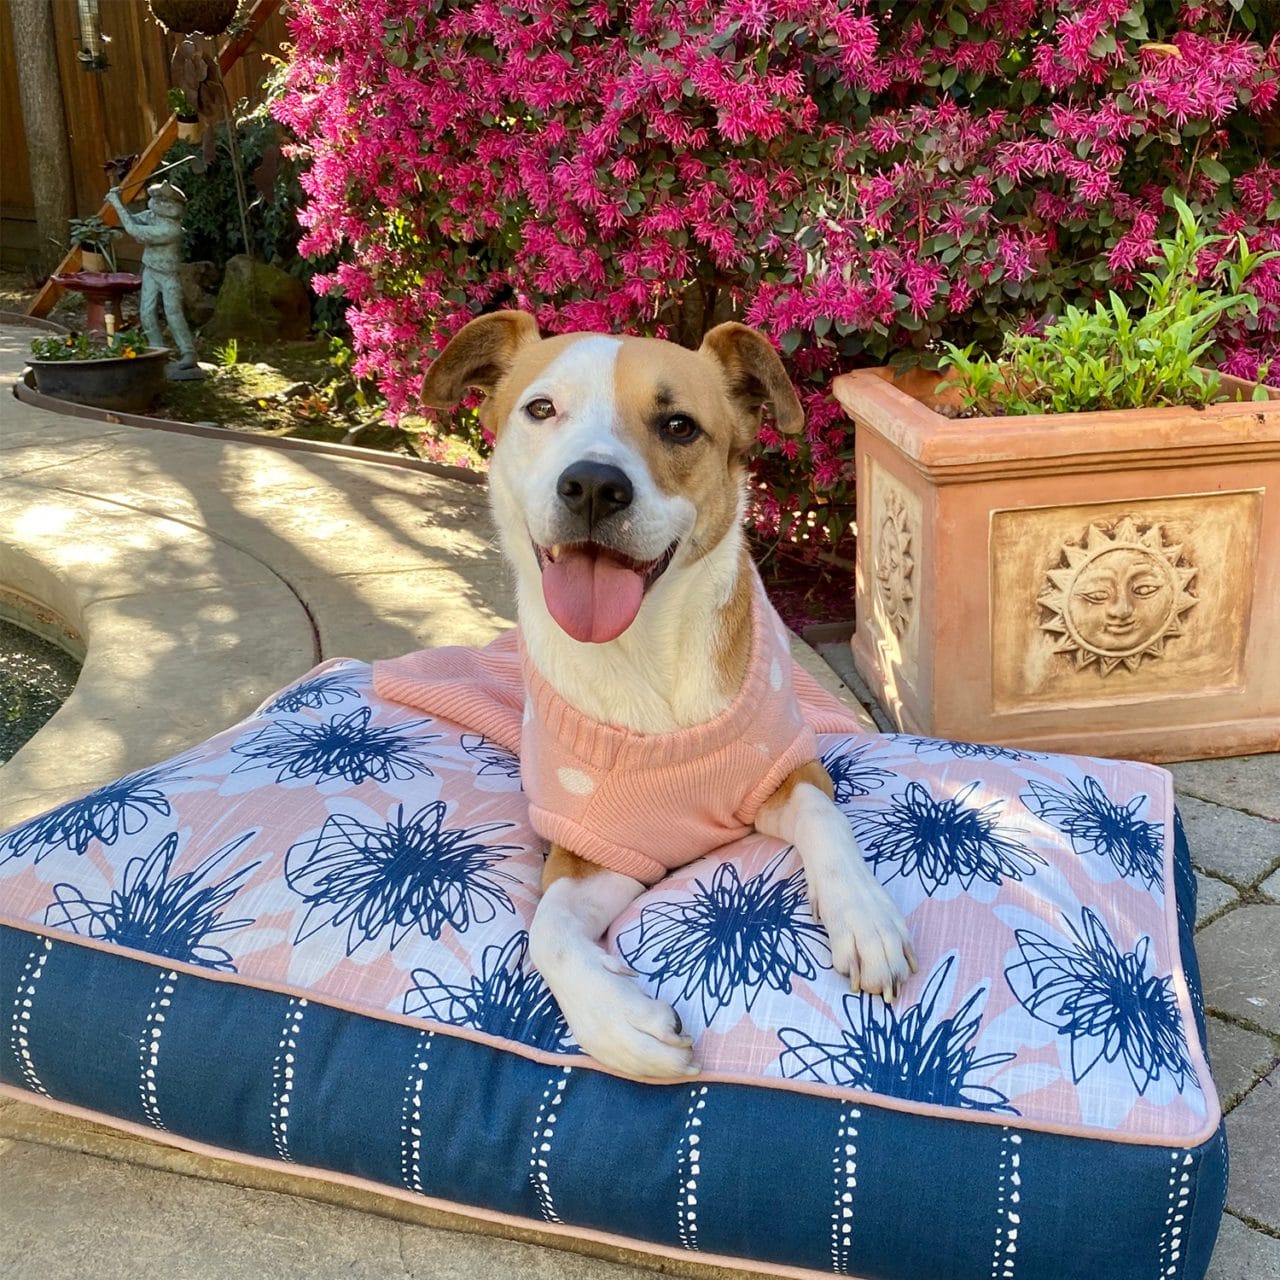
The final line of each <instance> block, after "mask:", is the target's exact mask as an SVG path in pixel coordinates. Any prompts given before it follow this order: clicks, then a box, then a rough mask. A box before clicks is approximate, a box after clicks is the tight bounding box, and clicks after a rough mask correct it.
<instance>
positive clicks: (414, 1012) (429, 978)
mask: <svg viewBox="0 0 1280 1280" xmlns="http://www.w3.org/2000/svg"><path fill="white" fill-rule="evenodd" d="M528 958H529V935H528V934H527V933H526V932H525V931H524V930H523V929H522V930H520V932H518V933H515V934H513V935H512V936H511V937H510V938H508V939H507V941H506V942H505V943H504V944H503V945H502V946H492V947H485V949H484V952H483V953H482V955H481V957H480V973H479V975H478V976H477V975H475V974H472V975H470V977H469V978H468V979H467V981H466V982H465V984H463V985H457V984H453V983H448V982H445V981H443V980H442V979H441V978H440V977H439V976H438V975H437V974H436V973H435V972H434V971H433V970H431V969H415V970H414V971H413V983H414V985H413V986H412V987H411V988H410V989H409V991H408V992H407V993H406V994H405V998H404V1011H405V1013H407V1014H408V1015H409V1016H410V1017H421V1018H433V1019H435V1020H436V1021H437V1022H447V1023H449V1025H450V1026H455V1027H470V1028H472V1029H473V1030H475V1031H483V1032H486V1033H487V1034H488V1035H491V1036H497V1037H498V1038H499V1039H503V1040H518V1041H519V1042H520V1043H521V1044H527V1045H530V1046H531V1047H532V1048H534V1049H543V1050H546V1051H547V1052H548V1053H562V1052H565V1051H566V1050H571V1049H573V1048H574V1047H575V1046H574V1041H573V1036H572V1035H571V1034H570V1032H569V1026H568V1024H567V1023H566V1022H565V1020H564V1015H563V1014H562V1013H561V1012H560V1006H559V1005H558V1004H556V1000H555V997H554V996H553V995H552V994H551V992H550V990H549V989H548V987H547V984H546V983H545V982H544V981H543V980H542V977H541V975H540V974H539V973H538V972H537V971H536V970H535V969H532V968H530V967H529V963H528Z"/></svg>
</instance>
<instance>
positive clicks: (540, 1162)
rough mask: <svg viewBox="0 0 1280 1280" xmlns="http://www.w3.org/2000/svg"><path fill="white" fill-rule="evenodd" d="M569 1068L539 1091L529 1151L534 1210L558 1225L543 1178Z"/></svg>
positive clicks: (557, 1217) (548, 1182)
mask: <svg viewBox="0 0 1280 1280" xmlns="http://www.w3.org/2000/svg"><path fill="white" fill-rule="evenodd" d="M572 1074H573V1068H572V1067H565V1069H564V1071H563V1072H561V1073H560V1074H559V1075H558V1076H552V1077H551V1079H550V1080H549V1081H548V1082H547V1087H546V1088H545V1089H544V1090H543V1091H542V1101H541V1102H540V1103H539V1104H538V1117H537V1119H536V1120H535V1121H534V1126H533V1146H532V1147H531V1148H530V1151H529V1181H530V1183H531V1184H532V1185H533V1193H534V1195H536V1196H537V1197H538V1207H539V1208H540V1209H541V1210H542V1216H543V1217H544V1218H545V1219H546V1220H547V1221H548V1222H559V1221H560V1215H559V1214H557V1213H556V1206H555V1202H554V1200H552V1198H551V1182H550V1179H549V1178H548V1176H547V1159H548V1157H549V1156H550V1154H551V1139H552V1137H553V1135H554V1134H555V1128H556V1119H557V1117H558V1116H559V1114H560V1112H559V1107H560V1106H561V1105H562V1104H563V1103H564V1092H565V1088H566V1086H567V1085H568V1083H569V1077H570V1076H571V1075H572Z"/></svg>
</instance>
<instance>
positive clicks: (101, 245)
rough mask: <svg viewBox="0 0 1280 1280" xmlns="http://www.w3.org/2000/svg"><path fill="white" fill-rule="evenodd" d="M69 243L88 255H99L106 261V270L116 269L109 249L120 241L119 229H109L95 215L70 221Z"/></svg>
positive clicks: (112, 252)
mask: <svg viewBox="0 0 1280 1280" xmlns="http://www.w3.org/2000/svg"><path fill="white" fill-rule="evenodd" d="M69 226H70V230H71V243H72V244H73V245H79V246H80V248H81V249H85V250H88V252H90V253H100V254H101V255H102V256H103V257H104V258H106V260H107V269H108V270H110V271H114V270H115V269H116V254H115V250H114V249H113V248H112V247H111V246H112V244H113V243H114V242H115V241H116V240H119V239H120V235H121V232H120V228H119V227H109V226H107V224H106V223H105V222H103V220H102V219H101V218H100V217H98V215H97V214H96V213H95V214H93V215H92V217H88V218H72V219H71V221H70V224H69Z"/></svg>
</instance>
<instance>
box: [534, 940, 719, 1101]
mask: <svg viewBox="0 0 1280 1280" xmlns="http://www.w3.org/2000/svg"><path fill="white" fill-rule="evenodd" d="M625 973H626V970H625V966H623V965H622V964H621V963H620V962H619V961H617V960H615V959H614V958H613V957H611V956H607V955H604V954H603V953H602V955H601V958H600V960H599V961H598V962H597V963H596V964H595V965H592V966H591V967H590V968H585V969H583V970H581V971H580V972H578V973H575V974H574V975H573V976H572V977H571V978H570V979H569V981H568V983H567V984H565V985H564V986H562V987H561V989H559V990H556V991H555V996H556V999H557V1000H559V1002H560V1009H561V1011H562V1012H563V1013H564V1016H565V1021H566V1022H568V1024H569V1030H570V1031H572V1032H573V1036H574V1039H575V1040H577V1042H578V1043H579V1044H580V1045H581V1046H582V1048H583V1049H584V1050H586V1052H587V1053H589V1054H590V1055H591V1056H592V1057H593V1058H595V1059H596V1061H597V1062H599V1063H600V1064H601V1065H602V1066H606V1067H609V1068H610V1069H611V1070H613V1071H618V1072H621V1073H622V1074H623V1075H628V1076H641V1077H644V1078H646V1079H662V1080H666V1079H672V1078H680V1077H684V1076H692V1075H697V1073H698V1068H697V1066H696V1065H695V1064H694V1061H693V1041H692V1039H691V1038H690V1037H689V1036H687V1035H685V1034H684V1029H683V1027H682V1026H681V1024H680V1015H679V1014H678V1013H676V1011H675V1010H674V1009H673V1008H672V1007H671V1006H670V1005H669V1004H664V1003H663V1002H662V1001H661V1000H654V999H652V998H651V997H650V996H647V995H645V993H644V992H643V991H641V990H640V988H639V987H638V986H636V984H635V982H634V981H633V980H632V979H631V978H629V977H627V976H625Z"/></svg>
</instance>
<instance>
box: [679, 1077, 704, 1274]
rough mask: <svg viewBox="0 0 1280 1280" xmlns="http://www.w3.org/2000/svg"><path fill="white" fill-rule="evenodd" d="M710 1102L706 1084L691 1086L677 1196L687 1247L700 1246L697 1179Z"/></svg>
mask: <svg viewBox="0 0 1280 1280" xmlns="http://www.w3.org/2000/svg"><path fill="white" fill-rule="evenodd" d="M706 1106H707V1086H706V1085H705V1084H702V1085H694V1086H693V1087H692V1088H691V1089H690V1090H689V1110H688V1111H687V1112H686V1113H685V1117H684V1133H683V1134H682V1135H681V1138H680V1146H679V1148H678V1150H677V1153H676V1171H677V1174H678V1176H679V1178H680V1192H679V1196H678V1199H677V1200H676V1231H677V1233H678V1234H679V1236H680V1243H681V1244H682V1245H683V1246H684V1247H685V1248H686V1249H693V1250H695V1251H696V1250H697V1248H698V1179H699V1177H700V1176H701V1173H702V1155H703V1153H702V1134H701V1133H700V1132H699V1130H700V1129H701V1128H702V1112H703V1111H704V1110H706Z"/></svg>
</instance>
